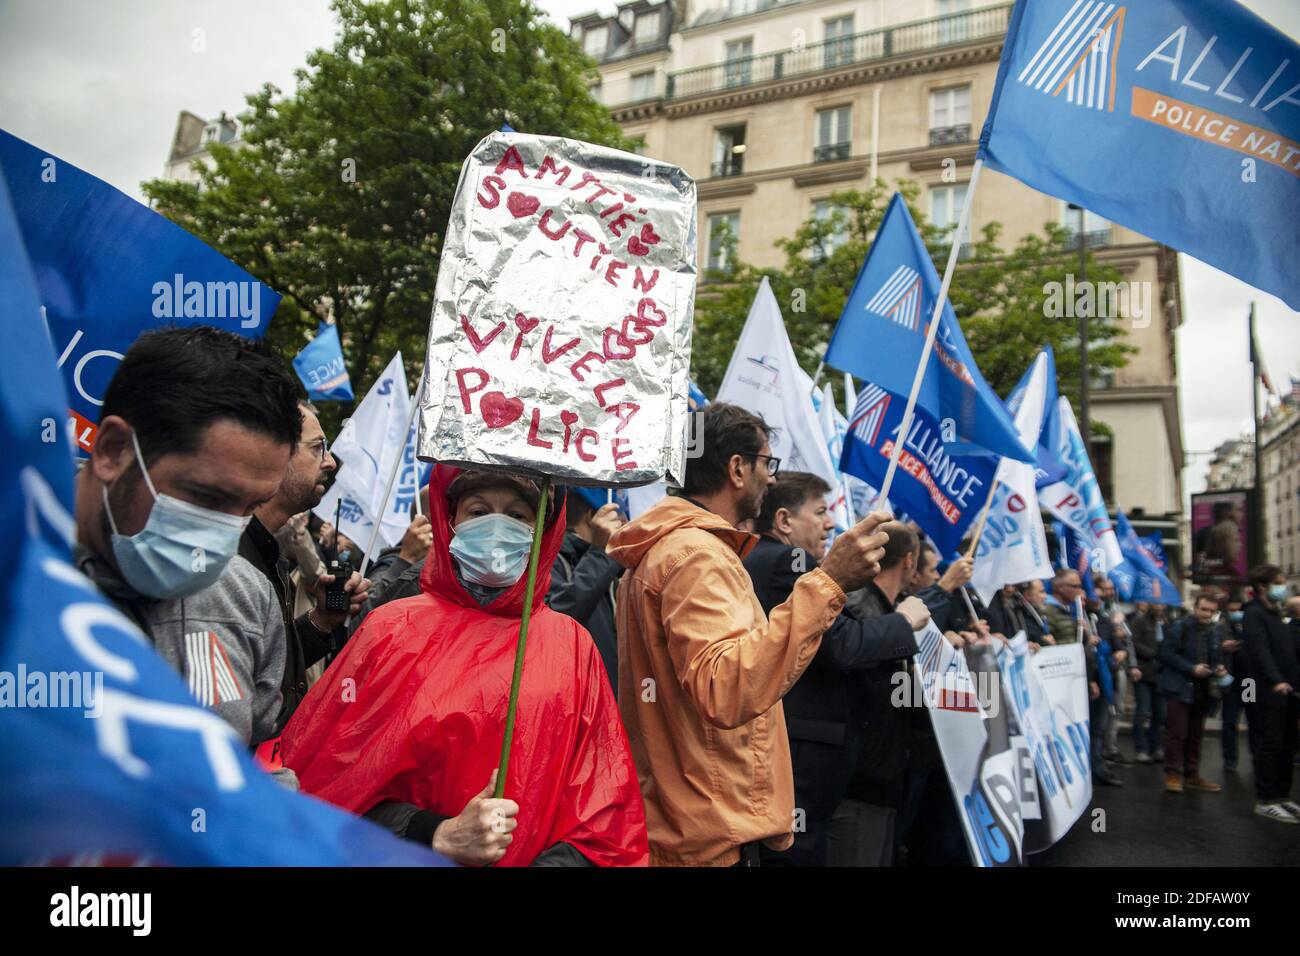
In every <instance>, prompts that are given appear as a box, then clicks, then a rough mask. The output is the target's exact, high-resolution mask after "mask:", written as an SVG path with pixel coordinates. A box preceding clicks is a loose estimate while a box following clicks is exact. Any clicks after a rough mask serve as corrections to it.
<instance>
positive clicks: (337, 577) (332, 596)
mask: <svg viewBox="0 0 1300 956" xmlns="http://www.w3.org/2000/svg"><path fill="white" fill-rule="evenodd" d="M342 516H343V499H342V497H340V498H339V503H338V507H337V508H336V509H335V511H334V557H333V559H331V560H330V562H329V564H328V565H327V566H326V569H325V570H326V571H327V572H328V573H330V574H332V575H334V580H333V581H331V582H330V583H329V584H327V585H326V586H325V610H327V611H346V610H347V609H348V606H349V604H350V603H351V598H350V597H349V596H348V592H347V590H346V587H347V583H348V579H349V578H351V577H352V565H350V564H348V563H347V562H346V561H340V560H339V535H341V534H342V533H343V532H342V531H340V530H339V520H340V519H341V518H342Z"/></svg>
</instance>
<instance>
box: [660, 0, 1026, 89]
mask: <svg viewBox="0 0 1300 956" xmlns="http://www.w3.org/2000/svg"><path fill="white" fill-rule="evenodd" d="M1010 16H1011V4H1006V5H1005V6H1000V7H987V8H985V9H983V10H970V11H967V12H966V13H955V14H951V15H949V16H946V17H936V18H934V19H931V20H920V21H917V22H916V23H905V24H902V25H901V26H896V27H889V28H887V29H883V30H872V31H870V32H868V33H855V34H853V35H852V36H847V37H837V38H836V39H834V40H826V41H823V42H822V43H812V44H808V45H806V46H803V47H798V48H791V49H789V50H781V51H780V52H777V53H764V54H760V55H758V56H751V57H745V58H743V59H731V60H728V61H726V62H723V63H714V64H711V65H709V66H701V67H696V68H695V69H692V70H679V71H678V72H676V73H670V74H668V83H667V88H666V90H665V96H666V97H667V98H668V99H674V98H678V97H684V96H699V95H701V94H704V93H714V92H717V91H719V90H725V89H734V88H736V87H742V86H752V85H755V84H758V83H767V82H770V81H772V80H780V79H784V78H787V77H792V76H803V75H805V74H809V73H820V72H821V71H823V70H836V69H842V68H844V67H847V66H853V65H855V64H858V63H866V62H869V61H871V60H880V59H884V58H885V57H890V56H898V55H899V54H903V53H918V52H921V51H923V50H933V49H936V48H938V47H944V46H950V45H952V44H955V43H966V42H969V41H971V40H984V39H990V38H993V37H1000V36H1003V35H1004V34H1005V33H1006V32H1007V25H1008V23H1009V22H1010Z"/></svg>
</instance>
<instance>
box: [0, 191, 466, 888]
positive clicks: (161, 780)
mask: <svg viewBox="0 0 1300 956" xmlns="http://www.w3.org/2000/svg"><path fill="white" fill-rule="evenodd" d="M0 250H2V254H0V337H3V340H4V342H6V343H7V347H6V348H5V349H4V350H3V351H0V445H2V446H3V448H4V449H5V453H4V454H3V455H0V540H3V541H4V542H5V547H4V548H0V600H2V601H3V606H4V608H5V626H4V628H3V629H0V740H2V741H3V745H0V865H14V864H24V863H58V862H68V863H86V864H89V863H125V862H131V861H135V862H139V861H143V860H149V861H154V862H158V863H165V864H172V865H179V866H196V865H242V866H275V865H301V866H316V865H320V866H324V865H339V864H367V865H374V864H399V865H408V866H409V865H421V864H424V865H427V864H437V863H443V862H445V861H443V860H442V858H441V857H438V856H437V855H436V854H434V853H433V852H432V851H430V850H425V849H422V848H421V847H419V846H417V845H416V844H413V843H410V842H407V841H403V840H398V839H397V838H396V837H393V836H391V835H390V834H389V833H387V832H386V831H384V830H382V829H380V828H379V827H377V826H374V825H373V824H371V823H368V822H366V821H364V820H361V819H359V818H357V817H354V816H351V815H350V814H347V813H343V812H342V811H340V810H337V809H334V808H333V807H329V806H327V805H326V804H324V803H321V802H319V801H317V800H314V799H312V798H310V797H304V796H300V795H298V794H295V793H291V792H290V791H288V790H286V789H285V788H284V787H282V786H280V785H279V784H277V783H276V782H275V781H274V780H273V779H272V778H271V777H270V776H269V775H268V774H267V773H266V772H265V771H264V770H262V769H261V768H260V767H259V766H258V765H257V764H256V763H255V762H254V761H253V759H252V757H251V756H250V755H249V753H248V751H247V749H246V748H245V747H244V745H243V743H242V741H240V740H239V738H238V737H237V736H236V735H235V733H234V731H233V730H232V729H231V728H230V727H229V726H228V725H227V724H226V723H225V722H224V721H223V720H222V719H221V718H220V717H218V716H217V715H216V714H214V713H212V712H211V711H209V710H206V709H204V708H202V707H200V706H199V705H198V704H196V703H195V701H194V698H193V696H192V695H191V694H190V693H189V690H188V689H187V688H186V686H185V683H184V681H182V679H181V678H180V676H179V675H178V674H176V673H175V672H174V671H173V670H172V669H171V668H170V667H169V666H168V665H167V663H166V662H165V661H163V659H162V658H161V657H159V656H158V655H157V653H155V652H154V650H153V649H152V648H151V647H150V646H149V643H148V641H147V640H146V639H145V636H144V635H143V634H141V633H140V631H139V630H138V629H137V628H136V627H135V625H134V624H133V623H132V622H131V621H129V620H128V619H127V618H126V617H125V616H123V615H122V614H121V613H120V612H119V611H118V610H117V609H116V608H115V607H113V606H112V605H111V604H109V603H108V602H107V601H106V600H104V598H103V597H102V596H101V595H100V594H99V593H98V591H96V589H95V587H94V586H93V585H92V584H91V583H90V581H88V580H87V579H86V578H85V577H83V576H82V575H81V574H80V572H78V571H77V570H76V569H75V568H74V567H73V565H72V564H71V561H70V558H71V555H70V551H69V545H70V542H71V540H72V536H73V518H72V513H71V509H72V475H73V460H72V452H71V446H70V445H69V442H68V439H67V434H66V431H65V428H64V425H65V415H66V409H67V396H66V395H65V394H64V391H63V387H62V384H61V382H60V380H59V375H58V372H57V370H56V369H55V354H54V351H53V349H52V348H51V346H50V342H49V339H48V337H47V336H46V335H45V332H44V329H43V328H42V327H41V317H40V297H39V295H38V293H37V289H36V284H35V280H34V277H33V275H32V271H31V266H30V263H29V260H28V259H27V256H26V253H25V250H24V248H23V243H22V238H21V236H20V234H19V231H18V227H17V223H16V221H15V218H14V216H13V212H12V208H11V206H10V204H9V199H8V191H7V189H6V187H5V183H4V179H3V178H2V177H0Z"/></svg>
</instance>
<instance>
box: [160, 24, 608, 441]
mask: <svg viewBox="0 0 1300 956" xmlns="http://www.w3.org/2000/svg"><path fill="white" fill-rule="evenodd" d="M332 6H333V9H334V12H335V13H336V15H337V17H338V20H339V29H338V35H337V38H336V39H335V41H334V45H333V47H332V48H331V49H320V50H316V51H315V52H313V53H311V54H309V55H308V57H307V65H306V67H305V68H303V69H300V70H298V71H297V89H296V91H295V93H294V94H293V95H292V96H283V95H282V94H281V91H280V90H279V89H277V88H276V87H274V86H272V85H270V84H268V85H266V86H264V87H263V88H262V89H261V90H260V91H259V92H257V93H255V94H253V95H251V96H249V97H248V111H247V112H246V113H244V114H243V115H242V116H241V117H240V120H241V123H242V126H243V133H242V137H241V138H242V141H243V142H242V145H241V146H240V147H239V148H233V149H232V148H230V147H228V146H220V145H217V146H214V147H213V148H212V163H211V165H210V168H209V169H208V170H207V171H205V172H204V173H203V174H202V177H201V181H200V183H199V184H198V185H197V186H195V185H192V184H187V183H179V182H165V181H161V180H154V181H152V182H149V183H146V184H144V191H145V194H146V195H147V196H148V197H149V199H150V200H151V201H152V202H153V204H154V206H155V208H157V209H158V210H159V211H160V212H162V213H163V214H164V215H166V216H168V217H169V218H171V219H172V220H174V221H175V222H177V223H179V224H180V225H182V226H184V227H185V228H186V229H189V230H190V231H191V232H193V233H195V234H196V235H198V236H200V237H202V238H203V239H205V240H206V241H207V242H209V243H211V244H212V245H213V246H215V247H216V248H217V249H219V250H221V251H222V252H223V253H225V254H226V255H227V256H229V257H230V258H232V259H233V260H235V261H236V262H238V263H239V264H240V265H242V266H243V267H244V268H246V269H248V270H249V272H251V273H252V274H253V275H255V276H257V277H258V278H259V279H261V280H262V281H264V282H266V283H267V284H268V285H270V286H271V287H272V288H274V289H276V290H277V291H279V292H281V293H283V294H284V300H283V302H282V303H281V306H280V309H279V311H278V312H277V313H276V316H275V319H274V321H273V322H272V324H271V327H270V331H269V333H268V337H269V341H270V342H271V343H272V344H273V345H275V346H276V347H278V348H280V349H281V350H282V351H283V352H284V353H285V354H286V355H292V354H293V353H295V352H296V351H297V350H298V349H300V348H301V347H302V345H303V343H304V342H305V341H306V339H307V338H308V337H309V336H310V334H311V333H312V332H313V331H314V329H315V327H316V324H317V321H318V320H319V319H323V318H331V319H332V320H333V321H334V322H335V323H337V324H338V326H339V330H340V333H341V335H342V337H343V344H344V353H345V355H346V357H347V359H348V366H349V372H350V374H351V376H352V381H353V385H354V389H358V391H357V394H358V398H360V395H361V391H360V389H363V388H364V387H366V386H368V384H369V383H370V382H371V381H372V380H373V379H374V378H375V377H377V375H378V373H379V371H380V370H381V369H382V366H383V365H384V364H385V363H386V362H387V361H388V359H389V358H390V357H391V356H392V354H393V352H394V351H395V350H397V349H399V348H400V349H401V351H402V356H403V358H404V359H405V361H406V364H407V372H408V377H410V378H411V380H412V383H414V376H415V375H416V374H417V373H418V371H419V370H420V368H421V367H422V366H423V361H424V350H425V344H426V341H427V333H428V323H429V317H430V314H431V312H432V307H433V294H434V287H435V284H436V282H437V274H438V258H439V255H440V253H441V251H442V240H443V230H444V228H445V226H446V223H447V219H448V215H449V213H450V210H451V204H452V199H453V197H454V195H455V192H456V184H457V181H458V179H459V176H460V170H461V165H462V164H463V162H464V161H465V158H466V157H467V156H468V155H469V153H470V152H471V150H473V148H474V146H475V144H476V143H477V142H478V141H479V140H480V139H482V138H483V137H484V136H486V135H487V134H488V133H490V132H492V131H493V130H496V129H499V128H500V127H501V126H502V124H505V123H508V124H509V125H510V126H511V127H513V128H514V129H517V130H520V131H523V132H529V133H540V134H549V135H561V136H569V137H574V138H577V139H582V140H586V141H588V142H593V143H599V144H603V145H609V146H616V147H621V148H628V147H629V146H630V145H631V144H630V142H629V141H628V140H627V139H626V138H625V137H624V136H623V135H622V133H621V131H620V129H619V127H618V125H617V124H616V123H614V122H613V120H612V119H611V118H610V115H609V111H608V110H607V109H606V108H605V107H603V106H601V105H600V104H599V103H597V102H596V101H595V100H594V99H593V98H592V96H591V94H590V91H589V86H590V84H591V83H592V82H594V81H595V79H596V78H597V75H598V74H597V72H596V69H595V65H594V63H593V62H592V61H591V60H590V59H588V58H587V57H586V56H584V55H583V53H582V51H581V50H580V49H579V48H578V46H577V45H576V44H575V43H573V41H572V40H570V39H569V37H568V36H567V35H565V34H564V33H563V32H562V31H561V30H560V29H558V28H557V27H555V26H553V25H552V24H550V23H548V22H546V21H545V20H543V19H542V18H541V15H540V13H539V12H538V10H537V8H536V7H535V6H533V5H532V4H531V3H529V2H527V0H364V2H363V0H334V3H333V5H332ZM412 388H414V384H412ZM337 407H338V406H337V405H335V406H332V408H331V409H330V412H331V414H330V415H329V416H328V417H330V418H333V417H334V415H336V414H337V412H336V411H335V410H336V409H337Z"/></svg>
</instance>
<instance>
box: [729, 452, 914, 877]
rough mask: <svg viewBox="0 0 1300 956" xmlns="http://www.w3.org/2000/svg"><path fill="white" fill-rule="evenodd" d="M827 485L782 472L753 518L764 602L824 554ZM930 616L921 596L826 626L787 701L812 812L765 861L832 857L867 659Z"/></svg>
mask: <svg viewBox="0 0 1300 956" xmlns="http://www.w3.org/2000/svg"><path fill="white" fill-rule="evenodd" d="M830 490H831V488H830V485H828V484H827V483H826V482H825V481H823V480H822V479H821V478H819V477H818V476H817V475H813V474H808V473H806V472H789V473H784V472H783V473H782V474H781V476H780V477H779V478H777V482H776V484H775V485H774V486H773V487H772V488H770V489H769V490H768V492H767V494H765V495H764V496H763V508H762V512H761V513H760V514H759V516H758V518H757V519H756V520H755V522H754V526H755V530H756V531H757V532H758V534H759V539H758V543H757V544H756V545H755V546H754V550H753V551H751V552H750V553H749V554H748V555H747V556H746V557H745V560H744V564H745V570H746V571H748V572H749V576H750V578H751V579H752V580H753V582H754V593H755V594H756V595H757V596H758V600H759V603H760V604H762V605H763V611H764V613H766V614H771V613H772V611H773V610H774V609H775V608H776V607H777V606H778V605H780V604H782V603H784V602H785V600H786V599H787V598H788V597H789V596H790V594H791V592H792V591H793V590H794V587H795V583H796V582H797V581H798V580H799V576H800V575H801V574H803V573H804V572H806V571H808V570H809V569H810V568H815V567H817V565H818V564H819V563H820V562H821V560H822V559H823V558H824V557H825V556H826V542H827V538H828V536H829V534H830V532H831V531H832V530H833V529H834V527H835V519H834V517H833V516H832V514H831V511H830V509H829V507H828V506H827V504H826V495H827V494H829V493H830ZM935 578H936V580H937V578H938V574H937V573H936V574H935ZM929 620H930V611H929V609H928V608H927V607H926V606H925V604H924V603H923V602H922V601H920V600H919V599H918V598H915V597H909V598H905V599H904V600H902V601H901V602H900V603H899V605H898V607H897V608H896V609H895V611H894V612H892V613H890V614H884V615H880V616H876V617H868V618H864V617H860V616H858V615H857V614H855V613H853V612H851V611H849V610H848V609H845V610H844V611H843V612H842V613H841V614H840V616H839V617H838V618H836V619H835V623H834V624H832V625H831V626H830V627H829V628H827V629H826V633H825V634H823V635H822V643H821V646H820V647H819V648H818V649H817V655H816V657H814V658H813V662H812V664H810V665H809V666H808V669H807V670H806V671H805V672H804V674H803V676H802V677H800V678H799V680H798V681H797V682H796V683H795V685H794V687H793V688H791V690H790V692H789V693H788V694H786V696H785V698H784V699H783V701H782V707H783V708H784V710H785V717H786V727H787V729H788V732H789V736H790V754H791V760H792V764H793V768H794V796H795V806H796V807H798V808H799V809H800V810H801V811H802V812H803V813H804V815H805V820H804V826H803V827H801V828H796V831H795V835H794V846H792V847H791V848H790V849H789V850H787V851H785V852H773V851H770V850H767V849H764V850H762V851H761V858H762V861H763V865H764V866H768V865H776V866H825V865H826V862H827V857H826V836H827V833H828V831H829V828H830V820H831V814H832V813H834V811H835V808H836V807H837V806H838V805H839V802H840V800H842V799H843V798H844V794H845V791H846V790H847V789H848V784H849V777H850V775H851V774H852V773H853V768H854V766H855V764H856V762H857V756H858V753H859V751H860V750H861V749H862V726H861V722H860V721H858V720H855V719H854V718H853V712H854V707H853V694H854V690H855V689H856V684H854V682H853V681H852V678H851V675H852V674H853V673H855V672H857V671H861V670H863V669H865V668H868V667H872V666H875V665H877V664H881V663H883V662H885V661H893V660H897V659H899V658H906V657H911V656H912V655H913V654H915V653H916V637H915V632H916V631H918V630H920V629H922V628H924V627H925V625H926V622H927V621H929Z"/></svg>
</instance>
